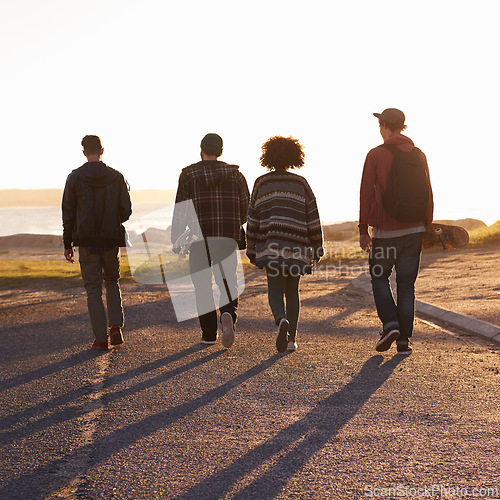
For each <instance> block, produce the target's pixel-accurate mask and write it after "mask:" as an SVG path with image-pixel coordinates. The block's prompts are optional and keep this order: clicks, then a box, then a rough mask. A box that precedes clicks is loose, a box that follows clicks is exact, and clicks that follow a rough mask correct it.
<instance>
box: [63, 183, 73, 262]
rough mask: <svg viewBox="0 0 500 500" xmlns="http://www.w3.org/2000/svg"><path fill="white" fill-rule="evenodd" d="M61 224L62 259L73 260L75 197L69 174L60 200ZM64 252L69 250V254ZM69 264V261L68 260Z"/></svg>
mask: <svg viewBox="0 0 500 500" xmlns="http://www.w3.org/2000/svg"><path fill="white" fill-rule="evenodd" d="M61 209H62V224H63V243H64V250H65V251H64V257H65V258H66V259H67V260H70V259H68V255H71V259H72V258H73V253H72V252H73V227H74V225H75V219H76V195H75V192H74V189H73V185H72V178H71V174H70V175H68V178H67V179H66V185H65V186H64V192H63V199H62V206H61ZM66 250H71V254H70V253H69V252H68V254H66ZM70 262H71V260H70Z"/></svg>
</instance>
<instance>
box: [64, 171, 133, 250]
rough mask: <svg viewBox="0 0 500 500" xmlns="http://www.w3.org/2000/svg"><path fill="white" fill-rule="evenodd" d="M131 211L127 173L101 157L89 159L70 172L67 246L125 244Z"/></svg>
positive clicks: (66, 199)
mask: <svg viewBox="0 0 500 500" xmlns="http://www.w3.org/2000/svg"><path fill="white" fill-rule="evenodd" d="M131 213H132V204H131V202H130V195H129V191H128V186H127V183H126V181H125V179H124V178H123V175H122V174H121V173H120V172H118V171H117V170H114V169H112V168H111V167H108V166H107V165H106V164H105V163H103V162H100V161H99V162H87V163H85V164H84V165H82V166H81V167H80V168H77V169H76V170H73V171H72V172H71V173H70V174H69V175H68V178H67V180H66V186H65V188H64V194H63V201H62V218H63V228H64V230H63V240H64V248H65V249H68V248H71V247H73V246H83V247H99V248H110V247H117V246H125V243H126V238H125V228H124V227H123V225H122V222H125V221H126V220H128V218H129V217H130V215H131Z"/></svg>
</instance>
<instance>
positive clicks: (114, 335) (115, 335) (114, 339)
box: [109, 326, 123, 345]
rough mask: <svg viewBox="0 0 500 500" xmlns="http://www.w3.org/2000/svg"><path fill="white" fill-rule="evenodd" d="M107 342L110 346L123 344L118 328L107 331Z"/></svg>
mask: <svg viewBox="0 0 500 500" xmlns="http://www.w3.org/2000/svg"><path fill="white" fill-rule="evenodd" d="M109 340H110V344H111V345H120V344H123V335H122V329H121V328H120V327H119V326H112V327H111V328H110V329H109Z"/></svg>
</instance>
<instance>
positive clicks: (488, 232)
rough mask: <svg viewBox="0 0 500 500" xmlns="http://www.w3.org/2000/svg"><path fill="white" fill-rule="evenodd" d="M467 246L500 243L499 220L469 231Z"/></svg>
mask: <svg viewBox="0 0 500 500" xmlns="http://www.w3.org/2000/svg"><path fill="white" fill-rule="evenodd" d="M469 236H470V240H469V246H472V247H476V248H477V247H482V246H490V245H495V244H498V243H500V221H497V222H495V223H494V224H492V225H491V226H488V227H482V228H479V229H474V230H473V231H471V232H470V233H469Z"/></svg>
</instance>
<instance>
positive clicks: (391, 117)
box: [373, 108, 405, 123]
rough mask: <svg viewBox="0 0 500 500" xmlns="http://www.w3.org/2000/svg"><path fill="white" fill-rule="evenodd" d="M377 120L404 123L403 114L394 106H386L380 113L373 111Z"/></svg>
mask: <svg viewBox="0 0 500 500" xmlns="http://www.w3.org/2000/svg"><path fill="white" fill-rule="evenodd" d="M373 116H376V117H377V118H378V119H379V120H383V121H384V122H387V123H400V122H401V123H404V122H405V114H404V113H403V112H402V111H400V110H399V109H396V108H387V109H384V111H382V113H373Z"/></svg>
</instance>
